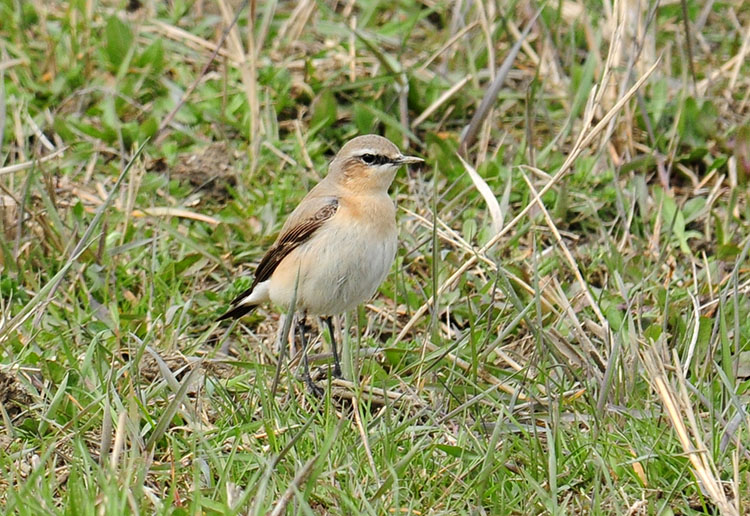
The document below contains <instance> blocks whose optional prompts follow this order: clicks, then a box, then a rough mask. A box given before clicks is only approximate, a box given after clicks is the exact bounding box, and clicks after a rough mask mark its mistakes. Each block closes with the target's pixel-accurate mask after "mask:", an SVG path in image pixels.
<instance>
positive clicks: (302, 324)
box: [297, 313, 323, 397]
mask: <svg viewBox="0 0 750 516" xmlns="http://www.w3.org/2000/svg"><path fill="white" fill-rule="evenodd" d="M309 330H310V326H308V324H307V314H305V313H303V314H302V315H301V316H300V317H299V318H298V319H297V332H298V333H299V338H300V341H301V342H302V364H303V366H304V368H305V371H304V375H305V376H304V380H305V384H307V388H308V389H309V390H310V392H311V393H312V394H313V395H314V396H317V397H321V396H323V389H321V388H320V387H318V386H317V385H315V382H313V380H312V376H310V363H309V362H308V360H307V333H308V331H309Z"/></svg>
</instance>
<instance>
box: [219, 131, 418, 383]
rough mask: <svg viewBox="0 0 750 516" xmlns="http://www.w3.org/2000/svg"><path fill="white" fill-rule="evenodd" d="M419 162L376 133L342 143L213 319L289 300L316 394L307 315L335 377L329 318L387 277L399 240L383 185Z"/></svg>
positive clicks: (306, 376)
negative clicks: (248, 280) (324, 341)
mask: <svg viewBox="0 0 750 516" xmlns="http://www.w3.org/2000/svg"><path fill="white" fill-rule="evenodd" d="M422 161H424V160H423V159H422V158H418V157H415V156H405V155H404V154H402V153H401V151H400V150H399V148H398V147H397V146H396V145H395V144H394V143H393V142H391V141H390V140H388V139H387V138H384V137H382V136H379V135H375V134H368V135H362V136H357V137H355V138H353V139H351V140H349V141H348V142H347V143H346V144H344V146H343V147H341V149H340V150H339V152H338V153H337V154H336V156H335V157H334V159H333V160H332V161H331V163H330V165H329V167H328V174H327V175H326V176H325V177H324V178H323V179H322V180H321V181H320V182H319V183H318V184H317V185H315V186H314V187H313V188H312V189H311V190H310V191H309V192H308V194H307V195H306V196H305V197H304V198H303V199H302V201H301V202H300V203H299V205H297V207H296V208H295V209H294V210H293V211H292V213H291V214H290V215H289V217H288V218H287V220H286V222H285V223H284V225H283V226H282V228H281V232H280V233H279V235H278V237H277V238H276V241H275V242H274V243H273V245H272V246H271V247H270V248H269V249H268V251H267V252H266V253H265V255H264V256H263V258H262V259H261V261H260V263H259V264H258V267H257V268H256V269H255V277H254V278H253V282H252V284H251V285H250V288H248V289H247V290H245V291H244V292H242V293H241V294H240V295H238V296H237V297H236V298H235V299H234V300H233V301H232V302H231V306H230V308H229V309H228V310H227V311H226V312H225V313H224V314H223V315H221V316H220V317H219V318H218V320H220V321H221V320H225V319H236V318H239V317H242V316H243V315H245V314H247V313H248V312H250V311H251V310H253V309H254V308H256V307H257V306H258V305H260V304H263V303H266V302H268V301H271V302H272V303H273V304H275V305H277V306H279V307H281V309H282V310H285V311H288V309H289V308H290V305H291V303H292V300H293V299H294V311H295V312H296V315H297V323H296V325H295V326H296V330H297V333H298V334H299V337H300V340H301V345H302V358H303V366H304V380H305V382H306V383H307V386H308V388H309V389H310V390H311V391H312V392H313V393H314V394H321V393H322V391H321V390H320V388H319V387H317V386H316V385H315V384H314V383H313V381H312V378H311V376H310V369H309V364H308V360H307V341H308V337H307V335H308V332H309V329H310V327H309V326H308V325H307V317H308V316H316V317H320V318H321V319H323V320H324V321H325V323H326V325H327V326H328V331H329V333H330V336H331V348H332V352H333V359H334V369H333V375H334V376H335V377H341V364H340V362H339V355H338V351H337V349H336V341H335V337H334V328H333V322H332V316H335V315H339V314H342V313H344V312H347V311H349V310H351V309H353V308H355V307H357V306H358V305H360V304H361V303H363V302H365V301H367V300H368V299H370V298H371V297H372V296H373V295H374V294H375V292H376V291H377V289H378V287H379V286H380V284H381V283H382V282H383V280H384V279H385V277H386V276H387V275H388V272H389V271H390V268H391V265H392V264H393V260H394V258H395V256H396V248H397V241H398V230H397V227H396V205H395V203H394V201H393V200H392V199H391V197H390V196H389V195H388V189H389V187H390V186H391V183H392V182H393V180H394V178H395V176H396V173H397V172H398V170H399V168H401V167H402V166H403V165H409V164H414V163H420V162H422ZM292 315H294V314H292Z"/></svg>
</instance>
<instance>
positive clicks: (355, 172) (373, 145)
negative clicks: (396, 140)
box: [328, 134, 424, 191]
mask: <svg viewBox="0 0 750 516" xmlns="http://www.w3.org/2000/svg"><path fill="white" fill-rule="evenodd" d="M421 161H424V160H422V158H417V157H414V156H404V155H403V154H401V151H399V150H398V147H396V146H395V145H394V144H393V143H392V142H391V141H390V140H388V139H387V138H383V137H382V136H378V135H376V134H368V135H364V136H357V137H356V138H353V139H352V140H349V141H348V142H347V143H346V145H344V146H343V147H341V150H340V151H339V153H338V154H337V155H336V157H335V158H334V159H333V161H332V162H331V166H330V168H329V170H328V175H329V177H330V178H331V179H332V180H334V181H336V182H337V183H339V184H340V185H341V186H344V187H345V188H348V189H351V190H355V191H368V190H369V191H386V190H388V187H389V186H391V183H392V182H393V178H394V177H395V176H396V172H397V171H398V169H399V167H401V165H407V164H410V163H419V162H421Z"/></svg>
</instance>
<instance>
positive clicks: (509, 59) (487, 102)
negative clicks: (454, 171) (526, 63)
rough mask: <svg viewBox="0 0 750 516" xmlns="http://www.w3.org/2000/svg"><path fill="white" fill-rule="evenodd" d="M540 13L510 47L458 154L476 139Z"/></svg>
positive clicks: (465, 135)
mask: <svg viewBox="0 0 750 516" xmlns="http://www.w3.org/2000/svg"><path fill="white" fill-rule="evenodd" d="M541 12H542V9H541V8H539V9H538V10H537V12H536V13H534V16H533V17H532V18H531V20H529V23H527V24H526V27H525V28H524V29H523V33H522V34H521V37H520V38H519V39H518V41H516V42H515V44H514V45H513V46H512V47H511V49H510V52H508V55H507V56H506V57H505V60H504V61H503V64H502V65H500V68H498V70H497V74H496V75H495V79H494V80H493V81H492V84H490V87H489V88H487V92H486V93H485V94H484V97H482V102H480V103H479V107H478V108H477V110H476V112H475V113H474V116H472V117H471V121H470V122H469V126H468V127H467V128H466V132H465V133H464V135H463V137H462V138H461V143H460V144H459V146H458V152H459V154H461V155H463V156H466V152H467V150H468V149H469V147H470V146H471V144H472V143H474V138H476V135H477V131H479V128H480V127H481V125H482V123H484V120H485V118H486V117H487V113H489V112H490V108H491V107H492V105H493V104H494V103H495V100H496V99H497V94H498V93H499V92H500V88H502V86H503V83H504V82H505V78H506V77H507V76H508V72H510V67H511V66H513V61H515V59H516V56H517V55H518V52H519V51H520V50H521V45H522V44H523V42H524V41H526V36H528V34H529V32H530V31H531V27H533V26H534V23H536V19H537V18H538V17H539V15H540V14H541Z"/></svg>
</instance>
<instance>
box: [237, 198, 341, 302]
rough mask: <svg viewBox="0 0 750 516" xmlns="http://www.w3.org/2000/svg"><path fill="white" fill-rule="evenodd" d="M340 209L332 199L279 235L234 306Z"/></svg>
mask: <svg viewBox="0 0 750 516" xmlns="http://www.w3.org/2000/svg"><path fill="white" fill-rule="evenodd" d="M338 208H339V200H338V199H336V198H332V199H330V200H329V201H328V202H327V203H326V204H324V205H323V207H321V208H320V209H319V210H318V211H317V212H315V214H314V215H313V216H312V217H309V218H307V219H305V220H304V221H302V222H301V223H299V224H295V225H294V226H292V227H290V228H289V229H288V230H287V231H285V232H283V233H282V234H281V235H279V238H278V239H277V240H276V243H275V244H274V245H273V247H271V248H270V249H269V250H268V252H266V254H265V256H263V259H262V260H261V261H260V263H259V264H258V268H257V269H255V279H253V284H252V285H251V286H250V288H248V289H247V290H245V291H244V292H243V293H242V294H240V295H239V296H237V297H236V298H235V299H234V301H232V304H233V305H235V304H237V303H239V302H240V301H242V300H243V299H244V298H245V297H247V296H249V295H250V294H251V293H252V292H253V290H254V289H255V287H256V286H257V285H258V283H262V282H264V281H266V280H267V279H268V278H270V277H271V275H272V274H273V271H275V270H276V267H278V265H279V263H281V260H283V259H284V258H285V257H286V256H287V255H288V254H289V253H291V252H292V251H293V250H294V249H296V248H297V247H299V246H300V245H301V244H303V243H305V242H306V241H307V240H308V239H309V238H310V237H311V236H312V235H313V234H314V233H315V231H317V230H318V228H320V227H321V226H322V225H323V224H324V223H325V222H326V221H327V220H328V219H330V218H331V217H333V215H334V214H335V213H336V210H338Z"/></svg>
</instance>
